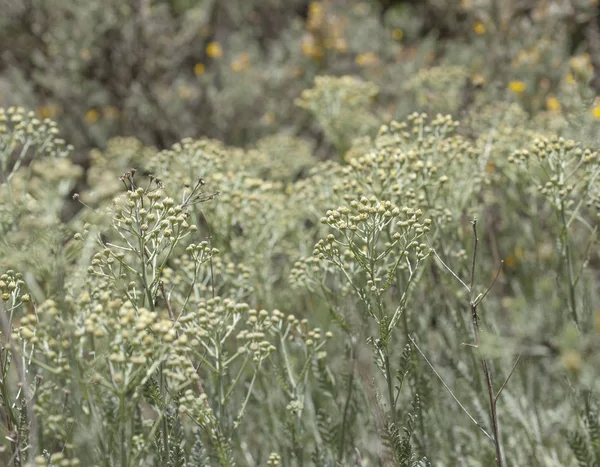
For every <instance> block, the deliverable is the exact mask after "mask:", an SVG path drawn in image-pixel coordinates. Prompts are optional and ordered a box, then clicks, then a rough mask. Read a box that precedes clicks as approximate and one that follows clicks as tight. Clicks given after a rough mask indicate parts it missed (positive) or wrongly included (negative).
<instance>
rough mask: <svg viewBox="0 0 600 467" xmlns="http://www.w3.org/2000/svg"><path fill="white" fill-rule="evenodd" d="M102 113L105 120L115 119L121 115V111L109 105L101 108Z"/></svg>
mask: <svg viewBox="0 0 600 467" xmlns="http://www.w3.org/2000/svg"><path fill="white" fill-rule="evenodd" d="M102 115H103V117H104V118H105V119H107V120H116V119H117V118H119V116H120V115H121V111H120V110H119V109H117V108H116V107H114V106H112V105H109V106H108V107H104V108H103V109H102Z"/></svg>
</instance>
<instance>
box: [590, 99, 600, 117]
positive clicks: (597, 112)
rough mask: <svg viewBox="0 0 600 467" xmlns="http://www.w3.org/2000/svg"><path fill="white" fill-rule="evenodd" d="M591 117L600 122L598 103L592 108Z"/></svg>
mask: <svg viewBox="0 0 600 467" xmlns="http://www.w3.org/2000/svg"><path fill="white" fill-rule="evenodd" d="M592 116H593V117H594V118H595V119H596V120H600V103H596V104H595V105H594V107H592Z"/></svg>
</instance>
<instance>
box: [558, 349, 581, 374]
mask: <svg viewBox="0 0 600 467" xmlns="http://www.w3.org/2000/svg"><path fill="white" fill-rule="evenodd" d="M561 360H562V364H563V366H564V367H565V368H566V369H567V370H569V371H572V372H573V373H578V372H579V370H580V369H581V365H582V364H583V360H582V358H581V354H580V353H579V352H577V351H576V350H567V351H565V352H563V354H562V355H561Z"/></svg>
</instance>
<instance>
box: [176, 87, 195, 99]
mask: <svg viewBox="0 0 600 467" xmlns="http://www.w3.org/2000/svg"><path fill="white" fill-rule="evenodd" d="M177 95H178V96H179V98H180V99H181V100H183V101H187V100H188V99H189V98H190V97H192V90H191V89H190V88H189V87H188V86H186V85H185V84H182V85H181V86H179V87H178V88H177Z"/></svg>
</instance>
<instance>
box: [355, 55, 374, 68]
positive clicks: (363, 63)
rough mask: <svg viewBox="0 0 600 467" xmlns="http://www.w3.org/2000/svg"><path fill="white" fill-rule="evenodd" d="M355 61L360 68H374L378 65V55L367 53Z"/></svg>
mask: <svg viewBox="0 0 600 467" xmlns="http://www.w3.org/2000/svg"><path fill="white" fill-rule="evenodd" d="M354 61H355V63H356V64H357V65H358V66H360V67H367V66H373V65H375V64H376V63H377V55H375V54H374V53H373V52H365V53H362V54H358V55H357V56H356V59H355V60H354Z"/></svg>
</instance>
